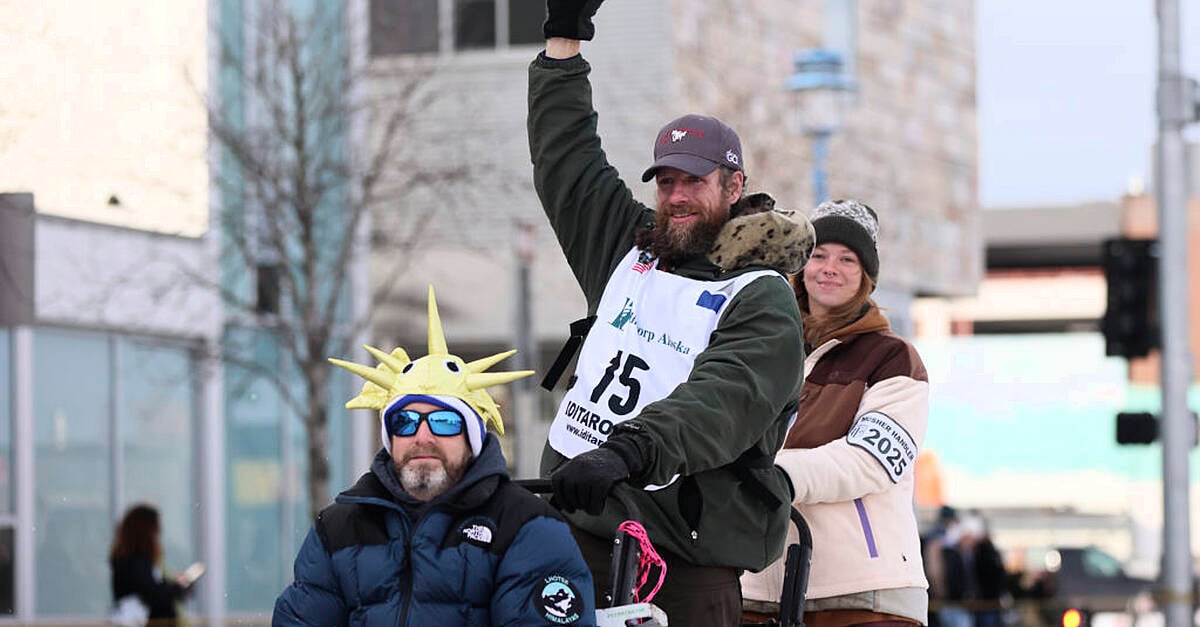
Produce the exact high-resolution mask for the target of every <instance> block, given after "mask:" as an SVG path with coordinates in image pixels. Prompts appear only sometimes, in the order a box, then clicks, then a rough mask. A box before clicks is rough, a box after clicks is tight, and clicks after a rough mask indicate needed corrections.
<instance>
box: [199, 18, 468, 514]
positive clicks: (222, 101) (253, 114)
mask: <svg viewBox="0 0 1200 627" xmlns="http://www.w3.org/2000/svg"><path fill="white" fill-rule="evenodd" d="M254 5H255V10H256V11H257V14H256V15H253V16H250V17H248V19H247V24H248V26H247V27H246V28H245V30H244V32H243V33H241V37H239V38H237V39H236V40H231V39H230V38H229V37H228V35H229V33H228V32H223V33H221V34H216V35H214V36H216V37H217V40H218V41H219V42H220V63H221V79H220V81H218V83H217V84H214V85H212V86H211V88H210V94H213V97H210V98H209V113H208V117H209V126H210V132H211V136H212V138H213V139H214V140H215V142H216V143H217V145H218V146H219V148H220V153H221V155H220V165H219V166H217V167H215V168H214V173H213V174H214V178H215V180H216V181H217V183H218V192H219V194H220V199H219V202H218V203H216V204H217V205H218V206H219V207H220V209H219V218H218V220H217V224H218V225H219V230H220V233H219V236H220V237H221V238H222V241H223V243H222V259H221V263H222V266H223V268H222V275H223V277H224V278H223V279H222V280H221V281H220V282H219V283H218V284H217V285H216V286H215V287H216V288H217V289H219V290H220V294H221V300H222V301H223V303H224V306H225V308H226V311H227V320H228V322H227V329H230V328H247V329H259V330H258V331H256V332H251V333H244V334H240V335H242V336H246V337H248V338H253V336H254V335H255V333H259V334H261V333H262V332H266V333H268V334H269V335H270V337H271V339H272V340H273V343H274V345H275V349H276V350H277V351H278V352H279V359H278V360H277V361H273V362H272V363H269V364H267V363H262V362H261V360H259V359H255V357H254V355H253V350H252V346H253V339H251V340H249V341H246V342H238V341H236V340H235V338H236V337H237V336H238V335H239V334H238V333H228V332H227V333H226V340H225V342H224V345H223V346H222V355H221V358H222V359H223V360H225V362H226V363H229V364H234V365H236V366H237V367H238V368H239V369H243V370H245V371H246V372H249V373H251V374H252V375H253V376H255V377H259V378H261V379H262V380H265V381H268V382H269V383H270V384H271V385H272V386H273V387H274V389H275V390H276V391H277V392H278V394H279V396H280V398H281V399H282V400H283V402H284V403H285V404H286V405H287V406H288V407H289V408H290V409H291V410H292V411H294V412H295V413H296V414H297V415H299V416H300V417H302V418H303V424H304V427H305V430H306V435H307V466H308V490H307V494H308V502H309V508H310V511H311V513H312V514H313V515H315V514H316V513H317V512H318V511H319V510H320V508H321V507H323V506H324V505H325V504H326V503H328V502H329V499H330V464H329V457H328V452H329V441H330V438H329V423H330V416H329V409H328V408H329V406H330V400H331V399H330V376H331V370H330V365H329V364H328V363H327V362H326V357H327V356H346V355H349V354H350V350H351V345H352V341H353V339H354V338H355V337H356V335H357V334H358V333H359V332H361V331H362V330H363V329H365V328H367V325H368V324H369V320H368V319H367V317H366V316H369V312H371V311H373V310H374V309H375V307H374V306H372V305H373V304H374V303H379V302H382V301H384V300H386V299H387V298H388V293H389V291H390V290H391V286H392V284H394V281H392V282H388V283H386V284H384V285H382V286H379V285H376V286H374V287H372V288H368V289H371V290H372V292H373V293H372V294H371V295H370V301H371V303H372V305H368V306H367V307H366V308H365V309H366V312H367V313H365V314H363V315H361V316H358V315H357V314H356V312H355V311H353V309H354V308H352V307H350V306H349V303H350V293H351V291H352V288H353V286H354V284H355V283H356V282H358V283H364V284H365V282H366V277H365V276H362V275H361V273H362V272H365V269H366V266H365V264H364V263H361V262H360V261H361V260H362V259H364V258H365V257H366V251H365V250H363V249H362V248H363V247H365V246H369V245H374V246H377V247H378V246H386V247H387V248H388V250H389V251H390V257H391V259H392V260H393V262H394V263H395V264H396V267H395V268H393V269H389V270H388V271H386V272H383V273H382V274H384V275H387V276H392V277H398V276H400V275H401V274H402V270H403V266H404V263H405V260H406V259H408V258H409V257H410V256H411V254H412V252H413V250H414V248H415V247H416V246H417V243H418V242H419V241H420V240H421V229H422V225H424V224H426V223H427V220H424V219H422V217H423V216H421V215H411V214H410V215H409V216H408V218H409V219H407V220H405V221H404V223H405V224H406V225H408V226H407V227H406V228H405V229H396V228H389V229H388V230H387V231H386V232H385V231H378V232H374V233H370V236H369V237H367V236H366V231H367V225H368V224H369V223H370V219H369V213H370V210H371V208H372V207H375V206H380V205H386V206H387V207H389V211H392V212H397V211H399V212H404V211H409V212H417V213H420V212H422V211H425V210H424V209H416V208H413V207H408V206H406V204H405V199H406V197H408V196H409V195H411V194H413V193H414V192H416V191H417V190H420V189H422V188H429V187H436V186H439V185H445V184H450V183H453V182H459V181H462V180H463V179H465V178H467V177H468V176H469V175H470V169H469V168H467V167H466V166H465V165H461V164H455V163H450V164H446V163H438V162H434V161H430V160H421V159H419V158H417V157H416V156H414V157H412V158H409V157H408V155H407V154H406V152H405V151H404V150H403V149H402V147H403V139H404V135H405V133H406V132H407V131H408V130H409V128H410V126H411V125H412V124H413V123H414V120H415V119H417V117H418V114H419V113H420V112H421V111H422V110H423V109H424V108H426V107H428V106H429V105H430V103H431V102H433V101H434V98H435V94H434V90H432V89H430V88H429V84H428V83H429V80H430V77H431V76H433V73H434V71H435V70H434V68H433V67H432V66H430V65H424V66H423V65H421V64H413V65H412V66H411V67H407V68H405V71H404V72H403V73H401V74H400V75H396V76H393V77H392V80H393V81H402V82H403V84H402V85H400V86H399V87H398V88H397V89H394V90H389V92H388V94H387V95H386V98H383V97H378V96H373V95H372V94H371V93H370V91H369V89H368V82H367V80H366V78H367V77H366V73H365V69H366V68H365V67H364V64H363V63H361V62H356V61H355V57H354V55H353V54H352V48H353V47H352V46H350V45H348V43H350V42H352V41H353V40H352V35H351V34H350V31H349V30H348V29H347V28H346V21H345V19H344V17H343V16H342V15H341V14H337V13H332V14H331V13H328V12H329V11H335V12H336V11H341V10H342V9H339V8H337V7H339V6H342V3H317V4H316V5H315V7H316V8H315V9H314V13H313V14H311V15H297V14H296V13H295V12H293V9H291V8H289V6H288V3H286V2H283V1H282V0H266V1H264V2H261V3H254ZM393 84H394V83H393ZM365 129H369V130H370V133H369V135H370V139H369V141H368V140H367V135H368V133H366V132H364V130H365ZM441 210H442V211H444V210H445V209H444V208H442V209H441ZM355 272H359V273H360V274H357V275H356V274H355ZM247 279H248V280H247Z"/></svg>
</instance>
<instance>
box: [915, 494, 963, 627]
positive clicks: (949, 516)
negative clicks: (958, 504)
mask: <svg viewBox="0 0 1200 627" xmlns="http://www.w3.org/2000/svg"><path fill="white" fill-rule="evenodd" d="M957 526H958V510H956V509H954V508H953V507H951V506H949V505H942V506H941V507H939V508H938V514H937V519H936V520H935V521H934V523H933V526H932V527H930V528H929V530H928V531H927V532H926V533H924V534H923V535H922V536H921V559H922V560H923V561H924V562H925V579H926V580H928V581H929V601H930V606H929V625H930V627H941V621H939V620H938V616H939V610H940V609H941V605H942V602H943V600H944V599H946V596H947V582H946V564H945V560H944V559H943V556H942V551H943V550H945V548H946V547H947V546H948V545H952V544H953V542H950V541H948V540H947V537H948V534H949V533H950V532H951V530H952V529H955V528H956V527H957ZM954 533H955V534H957V531H955V532H954Z"/></svg>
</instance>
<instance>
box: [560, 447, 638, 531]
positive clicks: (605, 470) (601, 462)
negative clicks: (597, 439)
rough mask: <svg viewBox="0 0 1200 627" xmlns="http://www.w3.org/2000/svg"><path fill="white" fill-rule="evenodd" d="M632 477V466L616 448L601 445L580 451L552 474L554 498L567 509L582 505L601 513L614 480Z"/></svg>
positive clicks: (590, 512)
mask: <svg viewBox="0 0 1200 627" xmlns="http://www.w3.org/2000/svg"><path fill="white" fill-rule="evenodd" d="M628 478H629V466H628V465H627V464H626V463H625V460H623V459H621V456H620V455H618V454H617V453H616V452H614V451H612V450H609V449H606V448H598V449H594V450H591V451H588V452H586V453H580V454H579V455H577V456H575V458H574V459H570V460H567V463H565V464H563V465H562V466H559V467H558V470H555V471H554V474H552V475H550V483H551V485H553V486H554V500H555V502H556V503H558V506H559V507H560V508H562V509H563V510H564V511H568V512H573V511H575V510H577V509H582V510H584V511H586V512H587V513H589V514H591V515H593V516H598V515H599V514H600V512H602V511H604V501H605V499H607V498H608V493H609V492H610V491H611V490H612V487H613V484H615V483H616V482H618V481H624V480H625V479H628Z"/></svg>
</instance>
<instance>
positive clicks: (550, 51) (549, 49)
mask: <svg viewBox="0 0 1200 627" xmlns="http://www.w3.org/2000/svg"><path fill="white" fill-rule="evenodd" d="M577 54H579V40H578V39H567V38H565V37H551V38H549V39H547V40H546V56H547V57H549V58H551V59H570V58H571V57H573V56H575V55H577Z"/></svg>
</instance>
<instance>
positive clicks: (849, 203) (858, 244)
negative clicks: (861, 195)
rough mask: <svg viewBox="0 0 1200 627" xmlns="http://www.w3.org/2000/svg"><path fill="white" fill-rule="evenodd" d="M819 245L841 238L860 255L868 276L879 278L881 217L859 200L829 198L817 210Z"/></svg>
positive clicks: (873, 278) (814, 220) (837, 240)
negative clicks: (878, 241) (878, 245)
mask: <svg viewBox="0 0 1200 627" xmlns="http://www.w3.org/2000/svg"><path fill="white" fill-rule="evenodd" d="M812 225H813V229H814V230H815V231H816V232H817V245H818V246H819V245H821V244H824V243H825V242H837V243H838V244H841V245H843V246H845V247H847V248H849V249H850V250H853V251H854V254H856V255H858V261H859V263H861V264H862V267H863V270H865V271H866V273H867V276H869V277H871V281H872V282H873V283H878V282H879V249H878V247H877V246H876V242H877V240H878V236H879V219H878V218H877V217H876V216H875V210H874V209H871V208H870V207H868V206H867V205H865V204H863V203H861V202H858V201H857V200H829V201H826V202H823V203H821V204H820V205H818V206H817V208H816V210H814V211H813V218H812Z"/></svg>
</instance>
